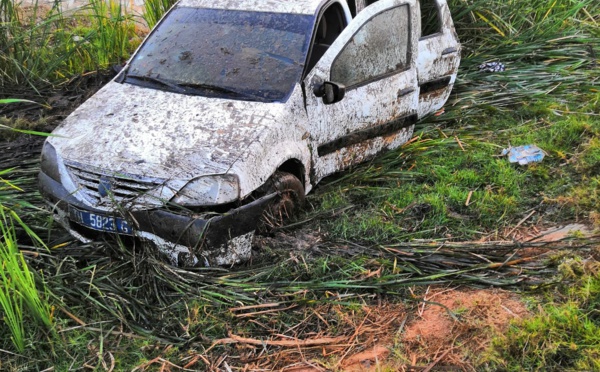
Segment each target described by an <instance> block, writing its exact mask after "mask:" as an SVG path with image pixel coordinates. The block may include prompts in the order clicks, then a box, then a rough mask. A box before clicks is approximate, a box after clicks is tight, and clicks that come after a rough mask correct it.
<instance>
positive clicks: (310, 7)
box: [177, 0, 327, 15]
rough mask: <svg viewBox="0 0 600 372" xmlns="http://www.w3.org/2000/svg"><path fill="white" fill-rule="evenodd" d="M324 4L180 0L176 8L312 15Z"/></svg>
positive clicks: (294, 0) (311, 0)
mask: <svg viewBox="0 0 600 372" xmlns="http://www.w3.org/2000/svg"><path fill="white" fill-rule="evenodd" d="M325 2H327V0H181V1H180V2H179V3H178V4H177V6H180V7H191V8H213V9H231V10H247V11H256V12H272V13H294V14H311V15H312V14H316V13H317V11H318V10H319V9H320V8H321V5H322V4H323V3H325Z"/></svg>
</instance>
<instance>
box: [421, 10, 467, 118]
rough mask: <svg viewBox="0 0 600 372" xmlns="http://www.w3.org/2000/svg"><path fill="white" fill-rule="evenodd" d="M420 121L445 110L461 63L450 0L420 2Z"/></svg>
mask: <svg viewBox="0 0 600 372" xmlns="http://www.w3.org/2000/svg"><path fill="white" fill-rule="evenodd" d="M419 7H420V17H419V25H420V27H418V32H419V34H420V35H419V57H418V59H417V70H418V77H419V118H421V117H423V116H425V115H427V114H429V113H432V112H435V111H437V110H439V109H440V108H442V106H443V105H444V103H445V102H446V100H447V99H448V96H449V95H450V91H451V90H452V86H453V84H454V81H455V80H456V73H457V71H458V65H459V63H460V44H459V42H458V37H457V35H456V31H455V30H454V23H453V22H452V17H451V15H450V9H449V8H448V4H447V3H446V0H419Z"/></svg>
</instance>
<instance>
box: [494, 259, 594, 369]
mask: <svg viewBox="0 0 600 372" xmlns="http://www.w3.org/2000/svg"><path fill="white" fill-rule="evenodd" d="M561 272H562V273H563V277H564V279H565V280H566V281H565V282H564V284H562V285H561V286H560V287H559V288H558V290H557V291H556V292H550V293H548V296H547V297H546V299H545V301H544V303H543V304H541V305H540V307H539V311H538V312H537V314H536V315H534V316H533V317H531V318H529V319H526V320H523V321H519V322H516V323H514V324H513V325H512V326H511V327H510V329H509V331H508V332H507V333H506V335H501V336H498V337H497V338H496V340H495V341H494V343H493V347H492V351H491V354H490V358H491V360H492V362H491V364H490V367H491V368H492V369H498V368H500V369H503V370H509V371H521V370H535V371H542V370H543V371H548V370H565V369H573V370H579V371H581V370H588V371H595V370H598V369H599V368H600V348H599V345H600V317H599V316H598V308H599V306H600V276H599V273H600V267H599V266H598V263H597V262H596V263H592V262H582V261H581V260H572V259H571V260H570V261H567V262H566V263H565V264H563V266H562V268H561Z"/></svg>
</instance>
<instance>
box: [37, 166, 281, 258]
mask: <svg viewBox="0 0 600 372" xmlns="http://www.w3.org/2000/svg"><path fill="white" fill-rule="evenodd" d="M38 181H39V188H40V192H41V194H42V196H43V197H44V198H45V200H46V201H47V202H48V204H49V205H50V206H51V208H52V211H53V215H54V218H55V220H56V221H57V222H59V223H60V224H61V225H62V226H63V227H65V228H66V229H67V230H68V231H69V232H70V233H71V234H72V235H73V236H75V237H77V238H78V239H79V240H82V241H85V242H89V241H91V238H90V237H89V236H90V234H86V231H88V232H95V233H100V234H101V233H102V231H96V230H90V229H89V228H88V227H86V226H84V225H80V224H79V223H77V222H76V221H74V220H73V219H71V218H69V209H70V208H77V209H78V210H83V211H86V212H90V213H97V214H98V215H104V216H109V215H111V212H107V211H105V210H100V209H95V208H93V207H90V206H89V205H86V204H85V203H82V202H81V201H80V200H78V199H77V198H75V197H74V196H73V195H72V194H70V193H69V192H68V191H67V190H66V189H65V188H64V187H63V186H62V185H61V184H60V183H59V182H57V181H55V180H54V179H52V178H51V177H49V176H48V175H47V174H45V173H44V172H40V173H39V175H38ZM278 197H279V195H278V194H277V193H272V194H269V195H266V196H263V197H262V198H259V199H257V200H255V201H252V202H250V203H248V204H246V205H243V206H241V207H239V208H236V209H232V210H230V211H229V212H227V213H224V214H219V215H215V216H213V217H210V218H206V219H204V218H195V217H192V216H187V215H183V214H177V213H173V212H171V211H168V210H165V209H150V210H131V211H129V210H125V211H122V212H112V214H113V215H115V216H114V217H119V218H123V219H125V220H126V221H127V222H128V224H129V225H130V226H131V227H132V230H133V233H132V235H134V236H136V237H138V238H141V239H142V240H146V241H151V242H153V243H154V244H155V245H156V246H158V248H159V249H160V250H161V251H163V252H165V253H167V254H168V255H169V256H170V257H171V260H172V261H173V262H174V263H177V260H178V255H179V253H186V254H188V253H192V254H193V255H195V256H196V257H198V258H201V260H200V261H201V262H202V261H203V263H204V264H206V265H229V264H233V263H237V262H240V261H242V260H244V259H247V258H249V255H250V250H251V246H250V244H251V238H252V234H253V232H254V230H256V228H257V225H258V222H259V221H260V220H261V216H262V214H263V212H264V210H265V208H267V206H268V205H269V204H271V203H273V202H274V201H275V199H276V198H278ZM113 234H114V233H113ZM246 256H247V257H246Z"/></svg>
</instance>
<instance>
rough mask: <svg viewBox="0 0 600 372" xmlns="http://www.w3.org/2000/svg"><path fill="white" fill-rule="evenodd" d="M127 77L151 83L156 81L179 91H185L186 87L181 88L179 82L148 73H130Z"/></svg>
mask: <svg viewBox="0 0 600 372" xmlns="http://www.w3.org/2000/svg"><path fill="white" fill-rule="evenodd" d="M125 79H138V80H142V81H147V82H150V83H156V84H160V85H163V86H166V87H169V88H171V89H173V90H174V91H176V92H178V93H183V92H185V89H183V88H181V87H180V86H179V85H178V84H175V83H172V82H170V81H168V80H164V79H160V78H157V77H152V76H146V75H129V74H127V75H126V76H125Z"/></svg>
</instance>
